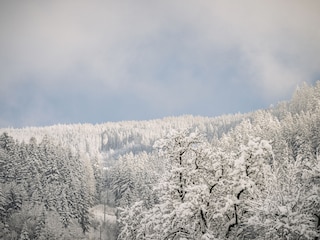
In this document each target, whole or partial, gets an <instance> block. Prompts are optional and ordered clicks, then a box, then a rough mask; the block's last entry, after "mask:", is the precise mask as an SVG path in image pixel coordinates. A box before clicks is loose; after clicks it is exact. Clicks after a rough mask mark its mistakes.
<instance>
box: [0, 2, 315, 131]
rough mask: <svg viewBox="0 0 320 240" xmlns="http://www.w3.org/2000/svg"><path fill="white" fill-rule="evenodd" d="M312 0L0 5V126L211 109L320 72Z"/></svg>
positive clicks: (275, 92)
mask: <svg viewBox="0 0 320 240" xmlns="http://www.w3.org/2000/svg"><path fill="white" fill-rule="evenodd" d="M319 12H320V1H318V0H314V1H308V0H304V1H300V0H299V1H294V0H293V1H284V0H283V1H281V0H280V1H278V0H274V1H272V0H271V1H255V0H252V1H251V0H250V1H249V0H243V1H236V0H234V1H228V0H226V1H225V0H223V1H222V0H221V1H214V0H208V1H202V0H193V1H188V0H181V1H178V0H177V1H175V0H168V1H166V0H161V1H150V0H145V1H144V0H141V1H140V0H137V1H129V0H128V1H116V0H115V1H108V0H101V1H99V0H94V1H93V0H90V1H89V0H88V1H82V0H61V1H58V0H54V1H53V0H52V1H42V0H41V1H40V0H39V1H37V0H34V1H28V0H25V1H18V0H3V1H1V2H0V31H1V32H0V34H1V35H0V127H9V126H12V127H24V126H44V125H51V124H58V123H79V122H80V123H102V122H107V121H121V120H148V119H154V118H162V117H165V116H178V115H182V114H193V115H202V116H209V117H211V116H218V115H221V114H228V113H237V112H242V113H243V112H248V111H252V110H255V109H259V108H267V107H269V105H270V104H276V103H277V102H278V101H282V100H287V99H290V97H291V95H292V93H293V91H294V90H295V89H296V86H297V85H298V84H300V83H302V82H307V83H310V84H312V83H314V82H315V81H316V80H319V79H320V27H319V23H320V14H319Z"/></svg>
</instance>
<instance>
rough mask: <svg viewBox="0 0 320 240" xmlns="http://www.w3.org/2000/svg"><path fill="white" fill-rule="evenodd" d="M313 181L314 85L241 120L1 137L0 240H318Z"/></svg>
mask: <svg viewBox="0 0 320 240" xmlns="http://www.w3.org/2000/svg"><path fill="white" fill-rule="evenodd" d="M319 179H320V82H317V83H316V85H315V86H308V85H306V84H304V85H302V86H301V87H300V88H298V89H297V90H296V92H295V93H294V94H293V97H292V99H291V101H288V102H282V103H278V104H277V105H275V106H273V107H270V108H269V109H262V110H258V111H254V112H251V113H246V114H236V115H225V116H220V117H214V118H209V117H200V116H197V117H195V116H181V117H168V118H164V119H158V120H152V121H131V122H108V123H104V124H97V125H91V124H74V125H54V126H48V127H41V128H37V127H28V128H22V129H12V128H10V129H0V186H1V188H0V229H4V230H3V231H2V232H1V233H0V234H1V235H0V238H1V239H89V238H90V236H91V237H92V236H95V239H98V237H99V238H100V236H98V235H99V234H98V233H99V231H98V230H99V229H100V233H101V234H102V236H101V237H102V238H107V237H109V238H110V237H111V236H112V237H115V236H118V239H162V238H164V239H261V237H267V238H268V239H318V238H319V236H320V235H319V230H320V229H319V228H320V212H319V209H320V197H319V196H320V185H319V183H320V181H319ZM104 203H107V206H106V207H107V209H108V211H109V213H110V216H111V217H110V219H112V220H110V219H109V220H110V221H109V225H108V226H109V227H108V226H106V225H103V223H102V221H101V216H102V215H101V214H103V213H102V212H101V207H102V206H103V205H102V204H104ZM114 212H116V214H115V215H114ZM115 216H116V217H117V222H116V223H117V224H115V219H114V218H115ZM107 229H109V230H107ZM110 229H112V230H110Z"/></svg>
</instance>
